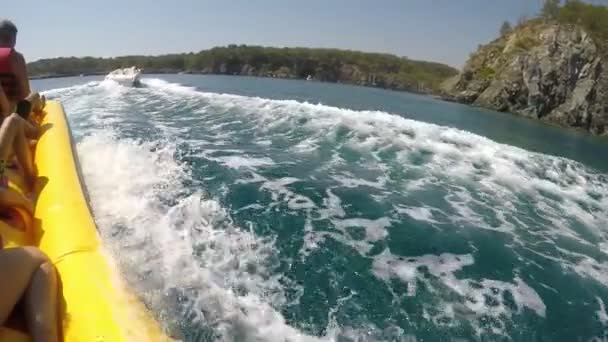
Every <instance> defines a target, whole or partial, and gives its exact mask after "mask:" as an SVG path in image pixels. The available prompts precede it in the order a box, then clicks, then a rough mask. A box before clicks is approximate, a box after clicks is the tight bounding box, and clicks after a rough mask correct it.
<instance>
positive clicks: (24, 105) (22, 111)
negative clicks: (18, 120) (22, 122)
mask: <svg viewBox="0 0 608 342" xmlns="http://www.w3.org/2000/svg"><path fill="white" fill-rule="evenodd" d="M31 111H32V104H31V103H30V101H28V100H21V101H19V102H17V110H15V112H16V113H17V114H18V115H19V116H21V117H22V118H24V119H26V120H27V118H28V117H29V116H30V112H31Z"/></svg>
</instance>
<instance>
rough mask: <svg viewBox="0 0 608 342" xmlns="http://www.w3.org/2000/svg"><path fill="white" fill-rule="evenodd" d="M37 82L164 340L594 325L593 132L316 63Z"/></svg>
mask: <svg viewBox="0 0 608 342" xmlns="http://www.w3.org/2000/svg"><path fill="white" fill-rule="evenodd" d="M34 87H36V88H38V89H43V90H45V91H46V94H47V95H48V96H49V97H51V98H55V99H58V100H59V101H61V102H62V103H63V104H64V106H65V108H66V111H67V113H68V116H69V118H70V122H71V125H72V129H73V131H74V135H75V137H76V141H77V151H78V154H79V158H80V160H81V164H82V169H83V173H84V178H85V183H86V186H87V189H88V191H89V193H90V196H91V205H92V208H93V210H94V214H95V217H96V221H97V224H98V226H99V229H100V232H101V234H102V236H103V238H104V241H105V242H106V245H107V246H108V248H109V249H110V251H111V252H112V253H113V254H114V255H115V257H116V259H117V260H118V261H119V263H120V266H121V269H122V270H123V272H124V274H125V277H126V278H127V280H128V281H129V282H130V283H131V284H132V286H133V287H134V288H135V289H136V291H137V292H138V293H139V294H140V296H141V297H142V299H143V300H144V301H145V302H146V303H147V304H148V306H149V307H151V308H152V309H153V311H154V312H155V313H156V314H157V315H158V316H159V318H160V319H161V321H162V322H163V324H164V326H165V328H166V329H167V330H168V331H169V332H170V333H171V334H173V335H174V336H176V337H177V338H179V339H183V340H187V341H198V340H201V341H207V340H226V341H315V340H329V341H377V340H387V341H395V340H397V341H399V340H400V341H452V340H457V341H478V340H514V341H531V340H534V341H536V340H539V341H588V340H594V339H595V340H602V339H606V338H608V334H607V331H606V328H607V327H608V311H606V308H605V305H604V303H605V302H606V301H607V300H608V289H607V286H608V276H607V274H608V254H607V250H606V248H607V246H608V244H607V241H608V240H607V238H608V235H607V234H606V224H607V223H608V213H607V212H606V207H607V204H608V185H607V184H606V180H607V178H608V175H607V174H606V173H607V172H608V161H607V160H606V158H605V156H606V150H607V147H608V144H607V143H606V141H605V140H602V139H598V138H594V137H590V136H587V135H583V134H580V133H577V132H572V131H567V130H563V129H559V128H556V127H552V126H547V125H544V124H542V123H538V122H533V121H529V120H525V119H522V118H518V117H515V116H511V115H507V114H501V113H494V112H488V111H483V110H479V109H474V108H470V107H466V106H462V105H458V104H453V103H445V102H441V101H437V100H434V99H432V98H429V97H423V96H418V95H412V94H406V93H398V92H388V91H383V90H378V89H368V88H360V87H351V86H342V85H335V84H323V83H316V82H304V81H287V80H273V79H258V78H243V77H219V76H189V75H162V76H152V75H151V76H147V77H146V78H145V79H144V87H141V88H124V87H121V86H118V85H116V84H113V83H108V82H104V81H101V79H100V78H67V79H49V80H39V81H35V82H34Z"/></svg>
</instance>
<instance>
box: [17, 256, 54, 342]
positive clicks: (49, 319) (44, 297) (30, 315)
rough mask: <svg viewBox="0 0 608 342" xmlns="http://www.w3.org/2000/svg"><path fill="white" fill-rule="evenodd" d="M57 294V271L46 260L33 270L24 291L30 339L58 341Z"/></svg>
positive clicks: (49, 341)
mask: <svg viewBox="0 0 608 342" xmlns="http://www.w3.org/2000/svg"><path fill="white" fill-rule="evenodd" d="M57 295H58V293H57V272H56V270H55V267H54V266H53V265H52V264H51V262H50V261H48V260H47V261H45V262H43V263H42V264H41V265H40V266H39V267H38V269H36V271H34V275H33V276H32V279H31V281H30V285H29V287H28V289H27V291H26V293H25V315H26V317H27V326H28V330H29V332H30V337H31V338H32V341H45V342H56V341H58V336H59V335H58V333H57V324H58V320H57Z"/></svg>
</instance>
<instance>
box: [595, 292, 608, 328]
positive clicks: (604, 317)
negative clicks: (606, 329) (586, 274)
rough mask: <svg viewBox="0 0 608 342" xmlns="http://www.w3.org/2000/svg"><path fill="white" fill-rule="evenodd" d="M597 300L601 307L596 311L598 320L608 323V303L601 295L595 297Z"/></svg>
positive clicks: (604, 323)
mask: <svg viewBox="0 0 608 342" xmlns="http://www.w3.org/2000/svg"><path fill="white" fill-rule="evenodd" d="M595 300H597V304H598V305H599V307H600V308H599V309H598V310H597V311H596V313H595V314H596V315H597V319H598V321H599V322H600V323H601V324H602V325H603V326H606V325H608V313H607V312H606V305H605V304H604V301H603V300H602V299H601V298H600V297H595Z"/></svg>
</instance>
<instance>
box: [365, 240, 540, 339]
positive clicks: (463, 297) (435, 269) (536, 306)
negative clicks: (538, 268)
mask: <svg viewBox="0 0 608 342" xmlns="http://www.w3.org/2000/svg"><path fill="white" fill-rule="evenodd" d="M473 264H474V260H473V257H472V256H471V255H470V254H465V255H454V254H448V253H444V254H441V255H423V256H418V257H400V256H396V255H393V254H392V253H391V252H390V251H388V250H385V251H384V252H382V253H381V254H379V255H377V256H375V257H374V262H373V265H372V272H373V273H374V274H375V275H376V276H377V277H378V278H380V279H382V280H384V281H385V282H386V283H387V285H389V286H390V282H389V280H390V279H392V278H396V279H399V280H401V281H402V282H404V283H405V284H406V285H407V295H408V296H416V295H417V288H418V284H419V283H424V284H425V290H426V291H430V292H432V293H434V294H436V295H437V296H439V297H440V298H441V299H443V301H444V302H443V308H442V309H441V310H439V312H438V313H437V314H435V315H431V314H429V311H437V310H436V308H434V307H433V306H432V304H429V303H424V304H423V305H424V306H425V307H427V311H426V313H427V314H426V317H427V318H426V319H428V320H432V321H433V322H435V323H436V324H438V322H443V321H445V320H444V318H449V319H450V320H449V322H448V324H449V325H452V326H453V325H457V324H459V322H458V320H460V319H463V318H464V319H465V321H467V322H469V323H471V324H472V325H473V326H474V327H475V328H476V331H477V334H478V335H481V334H482V333H484V332H490V333H493V334H504V328H505V324H506V321H505V320H506V319H509V318H510V317H511V315H512V314H513V312H511V310H510V309H509V308H508V306H507V304H506V303H505V302H504V293H505V292H509V293H510V294H511V296H512V298H513V300H514V302H515V305H517V312H521V311H522V310H523V308H527V309H529V310H531V311H533V312H534V313H536V314H537V315H538V316H540V317H543V318H544V317H545V315H546V307H545V304H544V303H543V301H542V299H541V297H540V296H539V295H538V293H537V292H536V291H535V290H534V289H532V288H531V287H530V286H528V285H527V284H526V283H525V282H524V281H523V280H522V279H521V278H519V277H515V278H514V282H513V283H508V282H504V281H498V280H491V279H483V280H481V281H476V280H473V279H466V278H465V279H461V278H458V277H457V276H456V274H455V273H456V272H457V271H461V270H462V269H463V268H465V267H467V266H472V265H473ZM421 269H424V270H426V272H428V273H429V274H430V275H432V276H433V277H432V278H429V277H426V276H424V274H421V272H422V271H421ZM446 289H447V290H448V291H446ZM454 295H457V296H458V298H459V299H458V300H456V301H454V299H453V297H454ZM487 298H491V300H490V302H488V300H487ZM455 308H457V309H456V310H457V313H455V312H454V310H455ZM484 316H491V317H494V318H496V319H497V320H498V321H500V322H501V323H500V326H492V327H491V328H490V331H486V330H485V329H487V328H485V327H483V326H482V325H481V324H480V322H479V320H481V319H482V318H483V317H484ZM439 318H441V319H439ZM438 325H440V324H438Z"/></svg>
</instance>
